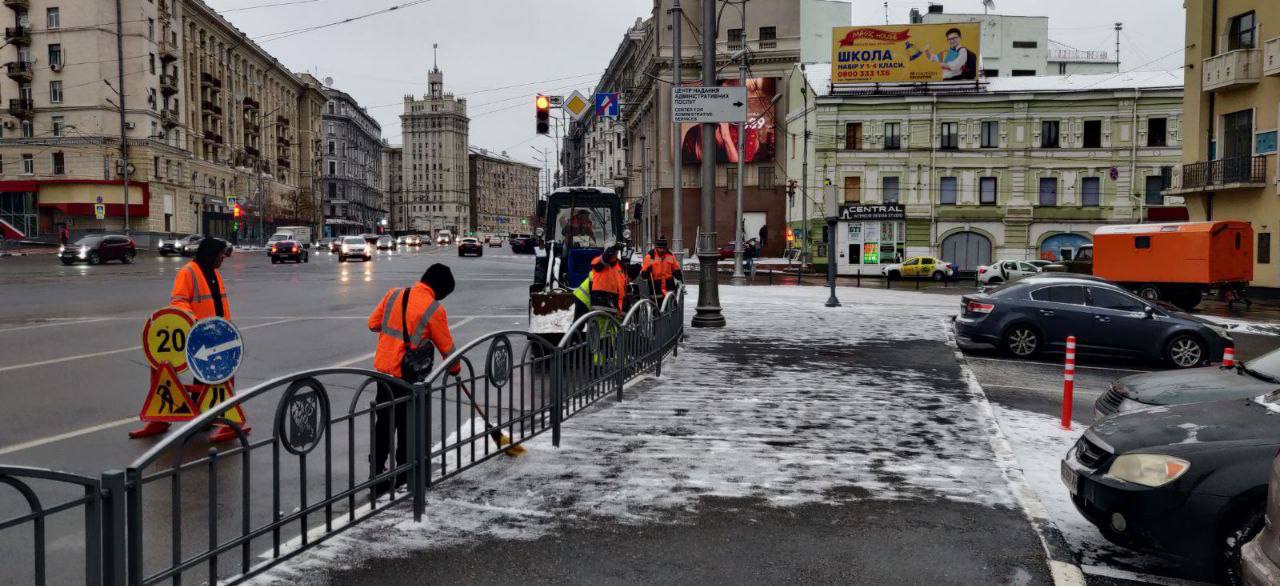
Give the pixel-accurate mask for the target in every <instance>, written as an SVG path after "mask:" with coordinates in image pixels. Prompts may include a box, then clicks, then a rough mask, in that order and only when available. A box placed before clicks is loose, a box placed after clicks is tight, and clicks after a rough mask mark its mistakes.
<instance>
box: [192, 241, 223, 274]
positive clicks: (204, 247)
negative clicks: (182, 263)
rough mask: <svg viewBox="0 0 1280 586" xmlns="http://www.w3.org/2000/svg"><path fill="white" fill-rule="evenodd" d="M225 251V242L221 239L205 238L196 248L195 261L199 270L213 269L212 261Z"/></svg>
mask: <svg viewBox="0 0 1280 586" xmlns="http://www.w3.org/2000/svg"><path fill="white" fill-rule="evenodd" d="M226 251H227V241H226V240H223V239H221V238H205V239H204V240H201V241H200V245H199V246H198V247H196V256H195V261H196V264H197V265H200V268H201V269H204V270H209V269H211V268H213V264H214V263H213V261H214V260H216V259H217V258H218V257H219V256H221V255H223V254H224V253H226Z"/></svg>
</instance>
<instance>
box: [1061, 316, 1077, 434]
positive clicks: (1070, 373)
mask: <svg viewBox="0 0 1280 586" xmlns="http://www.w3.org/2000/svg"><path fill="white" fill-rule="evenodd" d="M1075 386H1076V337H1075V336H1067V360H1066V364H1065V365H1064V367H1063V371H1062V429H1066V430H1070V429H1071V401H1072V395H1074V393H1075Z"/></svg>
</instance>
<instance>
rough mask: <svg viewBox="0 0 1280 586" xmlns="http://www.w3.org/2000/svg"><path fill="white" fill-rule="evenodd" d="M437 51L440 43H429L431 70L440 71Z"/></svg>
mask: <svg viewBox="0 0 1280 586" xmlns="http://www.w3.org/2000/svg"><path fill="white" fill-rule="evenodd" d="M439 49H440V43H431V69H436V70H438V69H440V60H439V54H438V53H439Z"/></svg>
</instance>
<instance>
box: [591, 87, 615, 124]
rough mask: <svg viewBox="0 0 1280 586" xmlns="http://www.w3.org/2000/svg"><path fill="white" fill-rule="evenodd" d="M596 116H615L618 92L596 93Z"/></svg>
mask: <svg viewBox="0 0 1280 586" xmlns="http://www.w3.org/2000/svg"><path fill="white" fill-rule="evenodd" d="M596 116H608V117H612V118H617V117H618V94H616V93H604V92H601V93H598V94H596Z"/></svg>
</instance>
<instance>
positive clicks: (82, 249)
mask: <svg viewBox="0 0 1280 586" xmlns="http://www.w3.org/2000/svg"><path fill="white" fill-rule="evenodd" d="M86 256H89V247H88V246H81V247H80V258H84V257H86Z"/></svg>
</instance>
